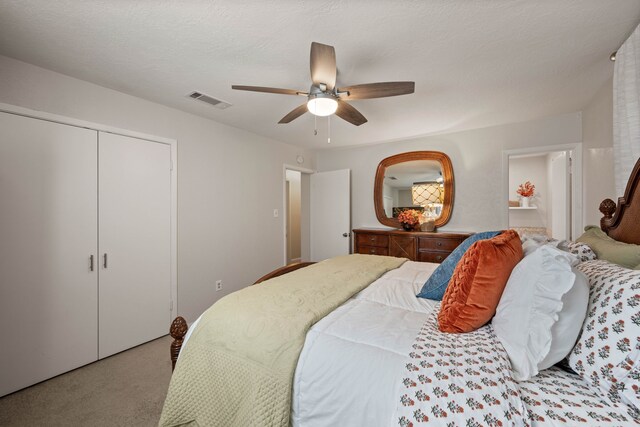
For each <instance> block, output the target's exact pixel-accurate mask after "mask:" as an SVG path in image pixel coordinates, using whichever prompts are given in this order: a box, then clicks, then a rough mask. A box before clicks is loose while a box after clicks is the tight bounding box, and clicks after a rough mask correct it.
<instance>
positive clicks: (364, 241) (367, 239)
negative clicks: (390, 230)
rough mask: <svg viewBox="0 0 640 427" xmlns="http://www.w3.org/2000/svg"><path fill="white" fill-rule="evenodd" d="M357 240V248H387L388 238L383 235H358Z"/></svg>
mask: <svg viewBox="0 0 640 427" xmlns="http://www.w3.org/2000/svg"><path fill="white" fill-rule="evenodd" d="M357 239H358V247H361V246H377V247H379V248H387V247H388V246H389V236H385V235H380V234H358V237H357ZM360 253H365V252H360ZM385 255H386V254H385Z"/></svg>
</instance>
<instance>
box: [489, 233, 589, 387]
mask: <svg viewBox="0 0 640 427" xmlns="http://www.w3.org/2000/svg"><path fill="white" fill-rule="evenodd" d="M577 263H578V259H577V258H576V256H575V255H572V254H570V253H568V252H564V251H562V250H560V249H557V248H555V247H553V246H551V245H543V246H541V247H539V248H538V249H536V250H535V251H534V252H533V253H531V254H530V255H528V256H526V257H525V258H524V259H523V260H522V261H520V263H518V265H516V267H515V268H514V269H513V272H512V273H511V276H510V277H509V281H508V282H507V286H506V287H505V289H504V292H503V293H502V298H500V303H498V308H497V310H496V315H495V317H494V318H493V321H492V325H493V330H494V331H495V333H496V335H497V337H498V339H500V342H501V343H502V345H503V346H504V348H505V350H506V351H507V353H508V354H509V359H510V360H511V366H512V368H513V371H514V372H513V373H514V378H515V379H516V380H519V381H524V380H528V379H530V378H532V377H534V376H535V375H537V374H538V372H539V371H541V370H543V369H547V368H549V367H551V366H552V365H554V364H555V363H557V362H559V361H560V360H562V359H563V358H564V357H566V356H567V354H569V353H570V352H571V349H572V348H573V346H574V344H575V343H576V340H577V338H578V335H579V334H580V329H581V327H582V323H583V321H584V318H585V316H586V312H587V304H588V302H589V284H588V282H587V279H586V277H585V276H584V275H583V274H582V273H581V272H579V271H578V270H576V269H574V268H573V266H574V265H576V264H577Z"/></svg>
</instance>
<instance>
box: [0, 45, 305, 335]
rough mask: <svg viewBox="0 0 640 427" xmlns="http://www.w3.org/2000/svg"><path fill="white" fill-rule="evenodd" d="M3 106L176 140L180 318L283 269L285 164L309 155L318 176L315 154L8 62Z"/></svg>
mask: <svg viewBox="0 0 640 427" xmlns="http://www.w3.org/2000/svg"><path fill="white" fill-rule="evenodd" d="M0 102H2V103H7V104H13V105H18V106H21V107H25V108H30V109H34V110H40V111H45V112H49V113H54V114H59V115H63V116H68V117H72V118H77V119H82V120H86V121H91V122H96V123H100V124H105V125H110V126H114V127H118V128H122V129H128V130H133V131H138V132H143V133H147V134H151V135H157V136H162V137H166V138H174V139H177V140H178V309H179V313H180V314H181V315H183V316H185V317H186V318H187V320H188V321H193V320H195V318H196V317H197V316H198V315H199V314H200V313H201V312H202V311H204V310H205V309H206V308H207V307H209V306H210V305H211V304H212V303H213V302H214V301H216V300H217V299H218V298H220V297H222V296H223V295H224V294H227V293H229V292H232V291H234V290H237V289H240V288H242V287H244V286H246V285H248V284H251V283H253V281H255V279H257V278H258V277H260V276H262V275H263V274H265V273H267V272H269V271H271V270H272V269H274V268H276V267H278V266H281V265H282V264H283V257H282V253H283V248H284V233H283V220H282V218H274V217H273V210H274V209H279V210H282V207H283V203H284V201H283V191H282V188H283V180H284V177H283V164H285V163H287V164H296V156H297V155H298V154H303V155H304V158H305V159H307V160H306V161H305V164H304V165H303V166H304V167H307V168H313V167H314V165H313V164H314V158H313V153H311V152H307V151H305V150H303V149H300V148H296V147H292V146H290V145H286V144H283V143H280V142H277V141H274V140H270V139H267V138H263V137H260V136H258V135H255V134H252V133H249V132H246V131H243V130H239V129H236V128H232V127H229V126H225V125H222V124H220V123H217V122H214V121H212V120H208V119H205V118H202V117H199V116H195V115H191V114H187V113H184V112H181V111H178V110H175V109H172V108H168V107H165V106H162V105H159V104H156V103H153V102H149V101H146V100H143V99H140V98H136V97H132V96H129V95H126V94H123V93H121V92H117V91H114V90H110V89H106V88H103V87H100V86H97V85H94V84H91V83H87V82H84V81H81V80H78V79H74V78H71V77H67V76H64V75H61V74H58V73H55V72H52V71H48V70H45V69H42V68H39V67H36V66H33V65H29V64H26V63H23V62H20V61H16V60H13V59H10V58H7V57H3V56H0ZM220 114H224V112H223V111H221V112H220ZM239 177H241V178H240V179H239ZM303 185H304V182H303ZM303 202H304V200H303ZM307 202H308V201H307ZM305 209H307V210H308V207H307V208H305ZM307 241H308V240H307ZM303 252H304V250H303ZM216 279H222V280H223V286H224V290H223V291H221V292H216V291H215V289H214V284H215V280H216ZM167 327H168V325H167Z"/></svg>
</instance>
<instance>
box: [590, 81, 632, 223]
mask: <svg viewBox="0 0 640 427" xmlns="http://www.w3.org/2000/svg"><path fill="white" fill-rule="evenodd" d="M582 135H583V136H582V139H583V143H584V145H583V149H584V151H583V155H584V169H583V170H584V184H585V186H584V199H583V200H584V210H583V212H584V224H585V225H589V224H593V225H600V218H602V214H601V213H600V211H598V207H599V206H600V202H602V201H603V200H604V199H606V198H609V199H612V200H614V201H615V202H617V201H618V197H621V196H622V194H616V190H615V184H614V180H613V79H609V80H608V81H607V82H606V83H605V84H604V85H603V86H602V88H600V90H599V91H598V92H597V93H596V95H595V96H594V97H593V99H592V100H591V102H590V103H589V104H588V105H587V106H586V107H585V108H584V110H583V114H582Z"/></svg>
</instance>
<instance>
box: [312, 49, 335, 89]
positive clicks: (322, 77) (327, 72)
mask: <svg viewBox="0 0 640 427" xmlns="http://www.w3.org/2000/svg"><path fill="white" fill-rule="evenodd" d="M309 62H310V63H311V81H313V84H314V85H316V86H319V85H320V84H321V83H322V84H325V85H327V90H333V88H334V87H335V86H336V73H337V71H336V51H335V49H334V48H333V46H329V45H326V44H322V43H316V42H313V43H311V59H310V61H309Z"/></svg>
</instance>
